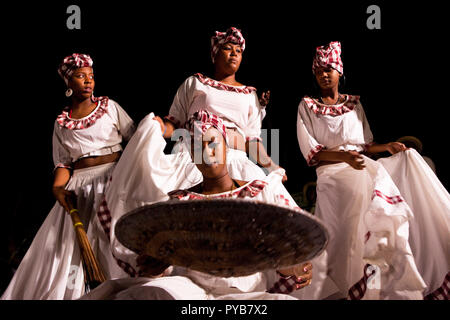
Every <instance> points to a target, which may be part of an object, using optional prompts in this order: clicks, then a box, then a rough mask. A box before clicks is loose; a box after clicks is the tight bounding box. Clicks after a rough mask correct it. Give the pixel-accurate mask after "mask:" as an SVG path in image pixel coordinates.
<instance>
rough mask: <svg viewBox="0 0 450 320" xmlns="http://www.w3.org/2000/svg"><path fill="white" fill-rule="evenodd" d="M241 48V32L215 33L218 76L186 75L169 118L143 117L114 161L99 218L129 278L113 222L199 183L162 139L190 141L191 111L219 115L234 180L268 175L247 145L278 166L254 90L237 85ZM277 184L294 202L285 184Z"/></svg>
mask: <svg viewBox="0 0 450 320" xmlns="http://www.w3.org/2000/svg"><path fill="white" fill-rule="evenodd" d="M244 48H245V40H244V38H243V37H242V35H241V33H240V32H239V30H237V29H235V28H230V29H229V30H228V31H227V32H226V33H217V34H216V36H214V37H213V46H212V52H213V54H212V57H213V61H214V65H215V69H216V73H217V77H216V78H217V79H216V80H213V79H210V78H205V77H203V76H201V75H196V76H192V77H189V78H188V79H187V80H186V81H185V82H184V83H183V84H182V85H181V86H180V88H179V90H178V91H177V94H176V95H175V98H174V100H173V104H172V107H171V108H170V111H169V116H168V119H169V120H167V119H166V121H165V122H163V121H162V120H161V119H160V118H159V117H155V116H154V114H153V113H150V114H149V115H147V116H146V117H145V118H144V119H143V120H142V121H141V122H140V123H139V126H138V128H137V130H136V133H135V134H134V135H133V137H132V139H131V140H130V141H129V143H128V144H127V147H126V149H125V150H124V152H123V154H122V157H121V159H120V161H119V162H118V163H117V167H116V169H115V170H114V173H113V176H112V180H111V183H110V184H109V186H108V187H107V189H106V193H105V199H104V201H103V204H102V206H101V207H100V210H99V212H98V217H99V219H100V222H101V223H102V226H103V229H104V231H105V233H106V235H107V237H108V238H109V239H110V243H111V250H112V252H113V254H114V255H115V256H116V257H117V259H118V260H119V264H120V265H121V266H122V267H123V269H124V270H126V272H128V273H129V274H130V275H131V276H134V275H136V270H135V268H134V267H133V266H132V265H130V263H129V262H126V261H125V260H124V259H122V258H121V257H122V256H125V257H126V256H127V254H128V251H127V249H126V248H124V247H123V246H122V245H121V244H120V243H119V242H118V241H117V239H116V238H115V234H114V225H115V222H116V221H117V220H118V219H119V218H120V217H121V216H122V215H123V214H124V213H126V212H129V211H131V210H132V209H134V208H137V207H140V206H143V205H145V204H150V203H154V202H159V201H164V200H167V199H168V198H169V197H168V193H169V192H170V191H173V190H176V189H187V188H190V187H192V186H193V185H196V184H199V183H200V182H202V180H203V176H202V174H201V172H200V171H199V169H198V168H197V167H196V165H195V164H194V163H193V162H192V159H191V155H190V150H189V149H187V148H186V144H185V143H180V142H177V144H176V145H175V148H174V150H173V152H172V153H171V154H166V153H165V152H164V149H165V147H166V145H167V143H166V140H165V139H164V137H165V138H169V137H171V138H172V140H178V139H180V140H181V139H184V142H187V141H190V134H189V131H188V130H187V126H188V122H189V119H190V118H191V117H192V115H193V114H194V113H195V112H199V111H208V112H211V113H214V114H215V115H217V116H218V117H220V118H221V119H222V123H223V125H224V127H225V128H224V131H226V132H227V136H228V137H229V146H228V148H227V151H226V152H227V155H226V161H227V163H226V165H227V170H228V172H229V174H230V176H231V177H232V178H234V179H240V180H242V181H251V180H253V179H264V178H265V177H266V174H265V172H264V171H263V170H262V169H261V168H260V167H259V166H258V165H257V164H255V163H254V162H252V161H251V160H250V159H249V158H248V157H247V153H246V151H247V149H248V152H249V154H252V155H253V158H255V159H256V160H258V161H259V163H260V164H261V165H262V166H269V167H268V169H270V170H269V171H273V170H276V169H278V168H279V167H278V166H277V165H275V164H274V163H273V161H271V159H270V158H269V157H268V156H267V154H266V153H265V151H264V148H263V145H262V144H261V142H260V140H261V138H260V135H261V121H262V118H263V116H264V108H263V107H261V106H260V103H259V100H258V96H257V95H256V92H255V89H254V88H252V87H247V86H241V85H240V84H239V83H237V82H236V80H235V74H236V72H237V70H238V69H239V65H240V61H241V59H242V51H243V50H244ZM174 123H176V124H177V125H176V126H175V125H174ZM283 172H284V171H283ZM284 178H285V176H284ZM280 188H282V189H284V193H285V194H286V195H287V197H288V200H289V201H291V202H292V203H294V200H293V199H292V197H291V196H290V195H289V193H288V192H287V190H285V187H284V186H280Z"/></svg>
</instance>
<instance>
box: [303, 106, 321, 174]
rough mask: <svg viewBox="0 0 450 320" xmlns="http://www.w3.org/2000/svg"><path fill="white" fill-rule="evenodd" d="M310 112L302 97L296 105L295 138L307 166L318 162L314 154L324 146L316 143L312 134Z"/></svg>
mask: <svg viewBox="0 0 450 320" xmlns="http://www.w3.org/2000/svg"><path fill="white" fill-rule="evenodd" d="M310 116H311V112H310V111H309V108H308V106H307V105H306V102H305V100H304V99H303V100H302V101H301V102H300V105H299V106H298V113H297V139H298V144H299V145H300V150H301V152H302V154H303V157H305V159H306V162H307V163H308V165H309V166H314V165H317V164H318V161H317V160H316V159H315V155H316V154H317V153H318V152H319V151H320V150H322V149H325V146H324V145H322V144H320V143H318V142H317V140H316V139H315V138H314V136H313V128H312V121H311V118H310Z"/></svg>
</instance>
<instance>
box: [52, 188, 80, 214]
mask: <svg viewBox="0 0 450 320" xmlns="http://www.w3.org/2000/svg"><path fill="white" fill-rule="evenodd" d="M52 191H53V195H54V196H55V199H56V201H58V202H59V204H60V205H61V206H62V207H63V208H64V210H66V211H67V212H69V205H68V203H67V199H68V198H72V199H74V198H75V193H74V192H73V191H69V190H66V189H65V188H64V186H53V188H52Z"/></svg>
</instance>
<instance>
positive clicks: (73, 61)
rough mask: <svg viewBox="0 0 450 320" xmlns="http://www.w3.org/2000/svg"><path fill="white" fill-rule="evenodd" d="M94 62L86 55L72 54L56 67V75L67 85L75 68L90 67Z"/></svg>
mask: <svg viewBox="0 0 450 320" xmlns="http://www.w3.org/2000/svg"><path fill="white" fill-rule="evenodd" d="M93 64H94V62H93V61H92V59H91V57H90V56H89V55H87V54H82V53H73V54H71V55H70V56H67V57H65V58H64V60H63V62H61V64H60V65H59V67H58V73H59V75H60V76H61V78H63V80H64V82H65V83H66V85H68V83H69V79H70V77H72V74H73V72H74V71H75V69H77V68H84V67H92V65H93Z"/></svg>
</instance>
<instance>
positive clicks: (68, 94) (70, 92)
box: [66, 88, 73, 98]
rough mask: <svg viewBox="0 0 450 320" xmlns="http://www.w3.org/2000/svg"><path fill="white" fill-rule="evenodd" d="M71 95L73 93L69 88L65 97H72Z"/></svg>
mask: <svg viewBox="0 0 450 320" xmlns="http://www.w3.org/2000/svg"><path fill="white" fill-rule="evenodd" d="M72 93H73V90H72V89H70V88H68V89H67V90H66V97H67V98H69V97H70V96H71V95H72Z"/></svg>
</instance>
